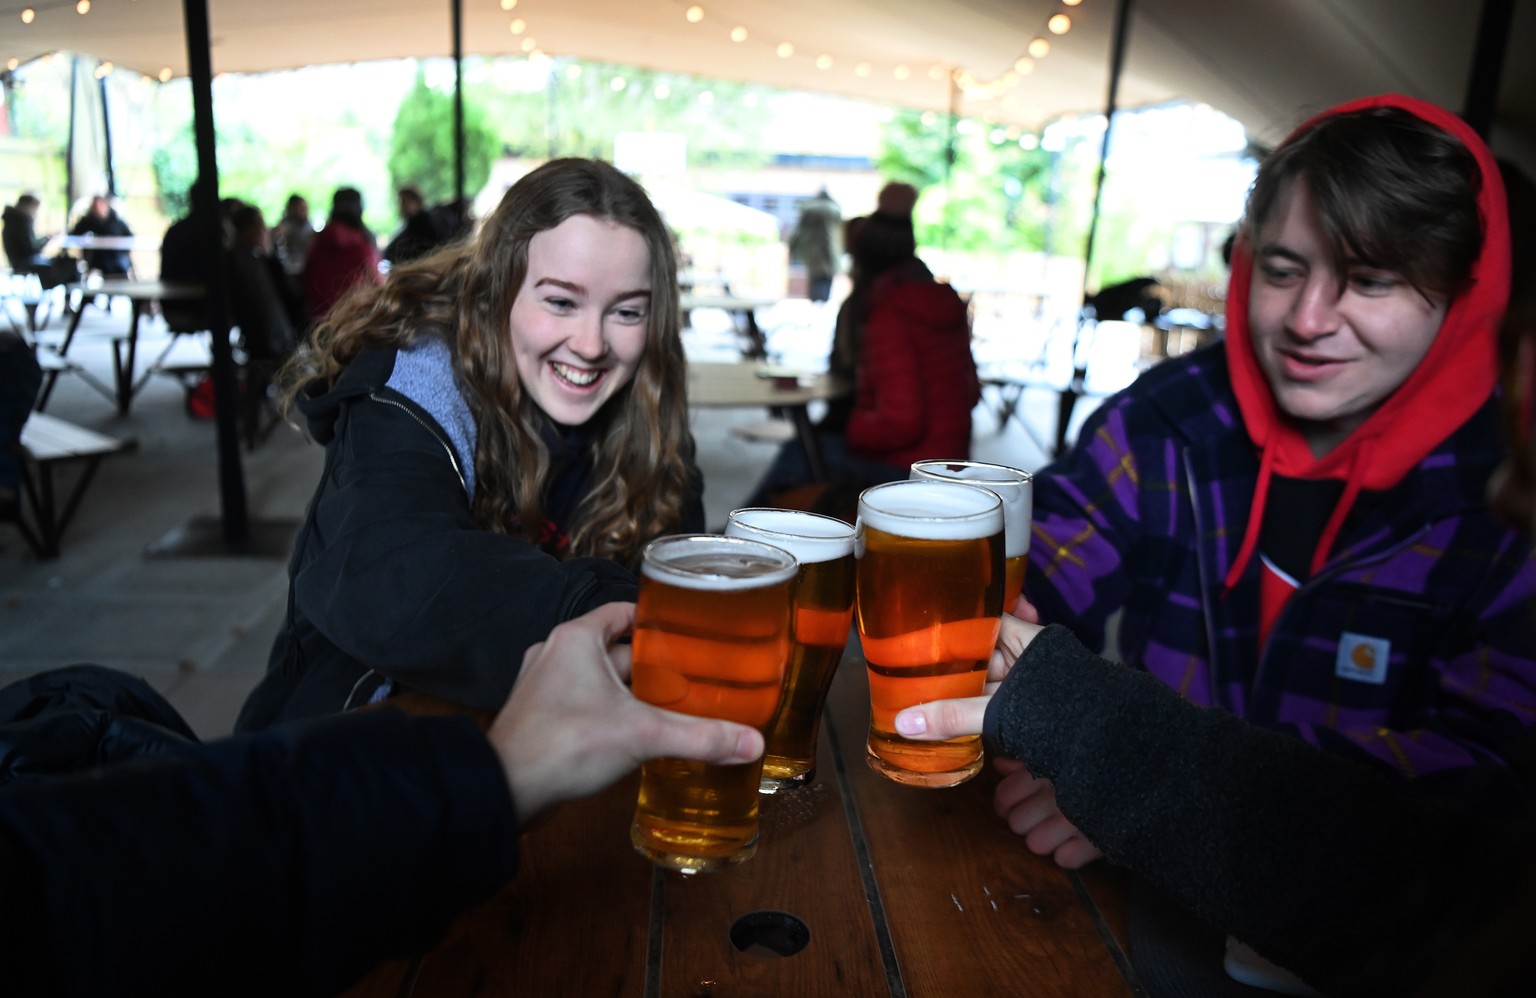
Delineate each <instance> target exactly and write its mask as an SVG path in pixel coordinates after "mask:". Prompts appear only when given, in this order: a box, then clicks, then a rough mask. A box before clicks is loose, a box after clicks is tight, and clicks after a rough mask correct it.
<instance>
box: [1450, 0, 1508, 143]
mask: <svg viewBox="0 0 1536 998" xmlns="http://www.w3.org/2000/svg"><path fill="white" fill-rule="evenodd" d="M1514 19H1515V0H1483V10H1482V14H1481V16H1480V17H1479V18H1478V21H1477V42H1476V44H1475V45H1474V46H1473V48H1472V72H1471V75H1470V78H1469V79H1468V80H1467V96H1466V101H1465V103H1464V104H1463V105H1462V109H1461V116H1462V118H1464V119H1465V120H1466V122H1467V124H1469V125H1471V126H1472V129H1473V130H1474V131H1475V132H1477V134H1478V135H1480V136H1482V137H1483V139H1484V141H1486V140H1487V139H1488V137H1489V136H1488V133H1489V130H1490V129H1491V128H1492V127H1493V118H1494V115H1495V114H1496V113H1497V112H1498V109H1499V80H1500V78H1501V77H1502V76H1503V74H1504V61H1505V59H1506V58H1507V56H1508V53H1509V27H1510V23H1511V22H1512V21H1513V20H1514Z"/></svg>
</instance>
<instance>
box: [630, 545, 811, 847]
mask: <svg viewBox="0 0 1536 998" xmlns="http://www.w3.org/2000/svg"><path fill="white" fill-rule="evenodd" d="M798 568H799V566H798V565H797V564H796V562H795V559H794V557H793V556H792V555H790V554H789V553H788V552H787V551H784V550H782V549H780V548H776V547H772V546H771V545H768V544H762V543H760V542H757V541H751V540H743V539H741V538H737V537H718V536H713V535H705V534H686V535H680V536H674V537H663V538H660V539H659V540H655V541H652V542H651V543H650V544H649V545H647V546H646V548H645V551H644V553H643V555H642V558H641V566H640V598H639V601H638V603H637V605H636V608H635V633H634V639H633V647H632V655H631V661H632V665H633V669H632V675H631V686H632V688H633V689H634V693H635V696H636V697H638V698H639V699H641V700H644V701H645V702H646V703H650V704H655V705H656V706H657V707H665V708H666V709H667V710H674V711H677V712H678V713H681V714H693V715H695V716H698V717H719V718H724V719H726V720H731V721H739V722H740V723H742V724H750V725H752V726H753V727H756V728H760V729H761V728H763V727H764V726H766V725H767V724H768V722H769V721H771V720H772V719H773V715H774V712H775V711H776V710H778V707H779V699H780V696H781V694H782V692H783V689H784V667H785V663H786V662H787V661H788V659H789V611H790V602H789V598H790V587H791V585H792V584H793V583H794V580H795V575H796V572H797V571H798ZM761 772H762V760H760V759H759V760H758V761H756V762H751V763H746V764H744V765H738V766H715V765H709V764H706V763H701V762H693V761H690V760H686V759H656V760H652V761H651V762H648V763H646V764H645V765H644V766H643V767H641V770H640V800H639V804H638V805H637V807H636V809H635V820H634V824H633V825H632V826H631V828H630V839H631V840H632V841H633V842H634V844H635V848H636V849H637V850H639V852H640V854H641V855H643V856H645V857H647V858H649V859H650V860H651V862H653V863H656V864H657V865H658V866H663V867H667V868H668V869H673V870H680V871H682V872H684V873H695V872H699V871H704V870H718V869H721V868H723V867H726V866H729V865H731V864H733V863H739V862H741V861H742V860H744V859H747V858H748V857H750V856H751V855H752V854H753V853H754V852H755V851H756V850H757V801H758V794H757V783H758V779H759V776H760V774H761Z"/></svg>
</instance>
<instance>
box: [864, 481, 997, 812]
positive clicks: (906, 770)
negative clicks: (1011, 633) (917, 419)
mask: <svg viewBox="0 0 1536 998" xmlns="http://www.w3.org/2000/svg"><path fill="white" fill-rule="evenodd" d="M858 521H859V522H858V527H857V534H856V537H855V541H854V551H855V555H856V557H857V579H858V581H857V585H856V596H855V600H854V605H855V615H856V617H857V620H858V627H859V640H860V642H861V643H862V644H863V647H864V658H865V660H866V661H867V662H868V664H869V700H870V717H869V745H868V748H869V756H868V760H869V764H870V767H871V768H873V769H874V770H875V771H876V772H878V773H880V774H881V775H883V776H885V777H886V778H887V779H890V780H894V781H895V782H897V783H903V784H907V785H908V786H917V787H952V786H955V785H956V784H958V783H963V782H965V781H966V780H968V779H970V778H971V777H972V776H975V775H976V773H977V772H978V771H979V770H980V769H981V762H982V753H981V739H980V737H978V736H969V737H964V738H955V739H951V740H949V741H944V742H917V741H910V740H908V739H906V738H904V737H902V736H901V735H899V734H897V733H896V726H895V718H896V714H897V712H898V711H900V710H902V709H903V708H906V707H911V706H913V705H915V704H919V703H926V702H928V701H930V700H948V699H953V698H955V697H973V696H979V695H980V694H981V692H982V687H983V685H984V683H985V681H986V676H987V673H986V668H987V659H988V658H989V657H990V656H991V654H992V648H993V646H994V645H995V644H996V643H997V632H998V627H999V626H1000V622H1001V617H1002V610H1003V582H1004V568H1003V504H1002V500H1001V499H999V498H998V497H997V495H996V494H995V493H993V492H989V491H988V490H986V489H984V488H980V487H977V486H974V485H967V484H962V483H960V482H950V481H928V480H918V481H905V482H890V483H887V484H885V485H877V486H875V487H873V488H869V489H865V490H864V492H863V494H862V495H860V496H859V518H858Z"/></svg>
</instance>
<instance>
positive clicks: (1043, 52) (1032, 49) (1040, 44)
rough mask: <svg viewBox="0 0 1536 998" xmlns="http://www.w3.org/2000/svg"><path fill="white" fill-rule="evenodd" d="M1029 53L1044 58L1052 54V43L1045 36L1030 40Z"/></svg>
mask: <svg viewBox="0 0 1536 998" xmlns="http://www.w3.org/2000/svg"><path fill="white" fill-rule="evenodd" d="M1029 54H1030V55H1032V56H1034V57H1035V58H1036V59H1044V58H1045V57H1046V56H1048V55H1050V54H1051V43H1050V42H1048V41H1046V40H1045V39H1044V38H1033V39H1031V40H1030V42H1029Z"/></svg>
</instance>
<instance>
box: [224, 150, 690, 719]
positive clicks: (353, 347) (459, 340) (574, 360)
mask: <svg viewBox="0 0 1536 998" xmlns="http://www.w3.org/2000/svg"><path fill="white" fill-rule="evenodd" d="M677 294H678V292H677V265H676V261H675V256H674V251H673V247H672V240H671V237H670V234H669V233H668V232H667V229H666V227H665V226H664V225H663V223H662V221H661V218H660V216H659V215H658V214H657V212H656V210H655V208H654V207H653V206H652V204H651V202H650V200H649V199H648V198H647V197H646V194H645V192H644V191H643V190H642V189H641V188H640V187H639V185H638V184H636V183H635V182H634V181H633V180H631V179H629V178H628V177H626V176H625V175H624V174H622V173H620V172H619V171H618V170H616V169H615V168H614V167H612V166H610V165H608V164H607V163H603V162H599V161H595V160H578V159H564V160H554V161H552V162H550V163H548V164H546V165H544V166H542V167H540V168H539V169H537V170H534V171H533V172H532V173H530V174H528V175H527V176H526V177H524V178H523V179H522V180H520V181H518V183H517V184H515V185H513V187H512V188H511V189H510V190H508V192H507V194H506V196H505V197H504V198H503V199H502V202H501V204H500V205H499V206H498V207H497V209H496V210H495V211H494V212H492V213H491V214H490V216H489V217H487V218H486V220H485V222H484V224H483V225H482V226H481V228H480V231H479V232H478V233H477V234H476V235H475V236H474V237H473V238H472V239H470V240H469V241H466V242H461V243H457V244H453V245H450V246H447V247H445V248H443V249H441V250H439V251H437V252H435V253H433V254H432V255H430V256H427V257H423V258H421V259H418V260H414V261H411V262H410V263H408V264H405V265H402V266H400V267H397V268H396V269H395V270H393V271H392V272H391V273H390V275H389V278H388V280H387V281H386V282H385V284H384V285H383V286H382V287H377V288H374V287H363V288H359V289H357V290H355V291H354V292H353V293H352V294H351V295H350V296H349V297H347V298H345V299H343V300H342V301H341V302H340V303H339V304H338V305H337V306H336V308H335V309H333V310H332V311H331V312H330V314H329V315H328V316H327V317H326V319H325V321H323V322H322V323H321V324H320V326H319V327H318V328H317V329H316V331H315V333H314V336H313V338H312V342H311V345H310V346H309V348H308V349H304V350H301V351H300V352H299V354H298V355H296V357H295V359H294V361H293V362H292V363H291V364H290V365H289V367H288V368H287V369H286V370H285V371H284V372H283V374H282V375H281V378H282V380H283V382H284V383H285V384H286V386H287V388H288V391H289V396H288V400H289V402H290V404H291V406H292V407H294V408H297V409H298V410H299V412H300V413H301V414H302V415H303V417H304V418H305V419H306V420H307V424H308V429H309V432H310V434H311V435H312V436H313V438H314V439H316V440H317V441H319V442H320V443H322V444H324V445H325V447H326V451H327V456H326V469H325V474H324V476H323V477H322V479H321V481H320V484H319V486H318V488H317V490H316V493H315V497H314V499H313V500H312V501H311V504H310V508H309V513H308V517H307V519H306V522H305V524H304V527H303V529H302V530H301V531H300V533H299V537H298V540H297V541H296V542H295V549H294V556H293V560H292V563H291V565H290V590H289V604H288V606H289V610H288V616H287V619H286V621H285V622H284V624H283V628H282V630H281V632H280V633H279V634H278V636H277V640H276V642H275V643H274V645H273V648H272V655H271V660H270V662H269V666H268V673H267V677H266V678H265V679H264V680H263V682H262V684H261V685H260V686H258V687H257V689H256V690H255V692H253V693H252V695H251V697H250V699H249V700H248V701H247V702H246V705H245V709H244V710H243V711H242V713H241V717H240V720H239V722H238V725H237V726H238V727H239V728H240V729H242V730H251V729H256V728H263V727H266V726H268V725H270V724H273V723H275V722H277V721H280V720H284V719H288V718H293V717H302V716H307V715H313V714H320V713H330V712H334V711H338V710H342V709H344V708H345V707H348V706H355V705H357V704H359V703H366V702H370V701H374V700H379V699H382V698H384V697H387V696H389V695H391V694H392V693H393V692H395V691H397V690H401V689H415V690H420V691H423V692H427V693H431V694H433V695H435V696H438V697H441V698H444V699H447V700H451V701H455V702H458V703H461V704H466V705H468V706H472V707H484V708H488V709H489V708H494V707H496V706H497V705H499V704H500V703H502V702H503V701H505V699H506V697H507V693H508V691H509V690H510V689H511V686H512V682H513V680H514V678H515V677H516V675H517V670H518V666H519V663H520V662H521V661H522V658H523V653H524V651H526V650H527V649H528V648H529V647H530V646H532V645H533V644H535V643H537V642H540V641H542V640H544V638H545V637H546V636H547V635H548V633H549V631H550V630H551V629H552V628H553V627H554V626H555V625H556V624H558V623H560V622H562V621H564V620H568V619H570V618H572V617H575V616H577V615H579V614H581V613H584V612H585V611H587V610H589V609H591V608H592V607H594V606H597V605H599V604H602V603H607V602H611V601H615V600H630V599H633V598H634V596H635V593H636V587H635V580H634V577H633V576H632V575H631V574H630V572H629V570H628V568H629V567H630V566H633V565H634V563H635V560H636V558H637V557H638V554H639V551H640V549H641V548H642V547H643V546H644V545H645V544H646V543H647V542H648V541H650V540H651V539H653V538H655V537H656V536H658V535H660V534H663V533H668V532H674V531H682V530H701V529H703V506H702V502H701V492H702V484H701V479H700V476H699V473H698V470H697V468H696V467H695V465H694V463H693V438H692V436H691V434H690V432H689V430H688V421H687V379H686V369H685V365H684V360H683V352H682V341H681V338H680V336H679V329H678V324H679V312H678V305H677Z"/></svg>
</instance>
